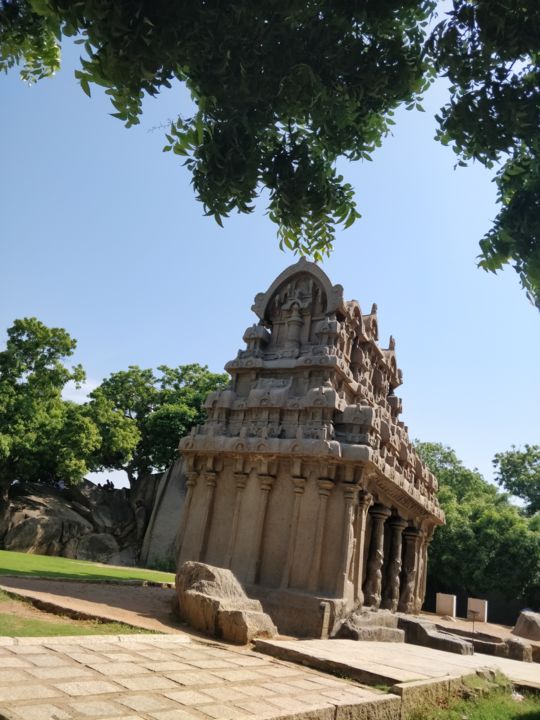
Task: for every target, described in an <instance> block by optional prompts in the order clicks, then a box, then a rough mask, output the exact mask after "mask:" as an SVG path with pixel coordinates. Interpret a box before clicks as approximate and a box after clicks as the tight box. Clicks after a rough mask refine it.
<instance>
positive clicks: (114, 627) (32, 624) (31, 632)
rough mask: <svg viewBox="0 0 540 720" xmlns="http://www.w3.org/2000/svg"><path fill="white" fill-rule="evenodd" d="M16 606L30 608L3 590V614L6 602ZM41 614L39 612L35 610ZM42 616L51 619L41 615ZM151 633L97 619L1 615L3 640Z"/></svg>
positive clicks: (0, 596)
mask: <svg viewBox="0 0 540 720" xmlns="http://www.w3.org/2000/svg"><path fill="white" fill-rule="evenodd" d="M7 602H9V603H15V604H16V605H17V606H20V607H21V608H23V607H25V606H28V605H30V603H26V601H24V600H14V599H13V598H12V597H10V596H9V595H8V594H7V593H5V592H3V591H2V590H0V611H1V610H2V604H3V603H7ZM36 612H39V611H36ZM42 615H43V617H50V616H49V615H48V613H42ZM148 632H151V631H149V630H143V629H141V628H135V627H131V625H124V624H123V623H116V622H103V623H102V622H98V621H97V620H71V619H70V618H64V617H62V616H58V617H57V618H56V620H40V619H39V618H26V617H19V616H18V615H17V613H16V612H15V613H5V612H0V637H57V636H59V635H133V634H138V633H148Z"/></svg>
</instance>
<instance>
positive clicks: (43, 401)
mask: <svg viewBox="0 0 540 720" xmlns="http://www.w3.org/2000/svg"><path fill="white" fill-rule="evenodd" d="M7 335H8V338H7V343H6V348H5V350H3V351H2V352H0V534H1V533H2V531H3V520H4V518H5V513H6V510H7V506H8V500H9V488H10V487H11V485H12V484H13V483H14V482H16V481H19V482H42V483H49V484H53V483H55V482H57V481H60V480H62V481H64V482H65V483H66V484H76V483H78V482H80V481H81V480H82V479H83V477H84V476H85V475H86V474H87V473H88V472H89V471H90V470H93V469H95V467H96V466H99V464H100V463H102V462H103V461H102V459H101V455H102V453H103V452H104V447H105V443H106V446H107V449H108V448H111V449H113V450H114V452H115V453H116V454H117V456H119V457H122V458H127V457H130V455H131V452H132V450H133V447H134V446H135V444H136V443H137V441H138V438H139V435H138V432H137V430H136V428H132V427H131V426H130V425H129V424H128V423H127V422H126V420H125V419H124V417H123V416H122V415H121V414H120V413H118V412H117V411H116V410H115V409H114V408H113V406H112V404H110V405H109V406H108V407H105V406H103V405H102V406H101V408H100V411H101V415H100V424H99V426H98V424H97V423H96V422H95V421H94V418H93V417H92V416H91V414H90V413H89V412H88V408H87V407H86V406H84V405H76V404H75V403H73V402H69V401H66V400H63V399H62V391H63V389H64V387H65V386H66V384H67V383H68V382H70V381H73V382H75V383H76V384H80V383H81V382H83V381H84V378H85V375H84V371H83V369H82V367H81V366H80V365H75V366H73V367H69V366H67V365H66V360H67V358H69V357H70V356H71V355H72V354H73V352H74V351H75V347H76V341H75V340H74V339H73V338H71V337H70V335H69V334H68V333H67V332H66V331H65V330H63V329H62V328H49V327H47V326H46V325H44V324H43V323H42V322H40V321H39V320H37V319H36V318H24V319H22V320H15V322H14V323H13V326H12V327H11V328H9V330H8V332H7ZM93 414H94V416H96V417H97V413H96V409H95V408H93ZM102 433H103V434H102Z"/></svg>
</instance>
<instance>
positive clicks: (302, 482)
mask: <svg viewBox="0 0 540 720" xmlns="http://www.w3.org/2000/svg"><path fill="white" fill-rule="evenodd" d="M292 483H293V485H294V492H295V494H297V495H302V493H303V492H304V490H305V489H306V478H305V477H299V476H298V477H293V478H292Z"/></svg>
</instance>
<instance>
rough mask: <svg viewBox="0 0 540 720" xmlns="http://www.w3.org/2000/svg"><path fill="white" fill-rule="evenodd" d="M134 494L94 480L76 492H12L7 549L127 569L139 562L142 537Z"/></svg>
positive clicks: (27, 488) (29, 488) (30, 487)
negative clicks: (119, 566)
mask: <svg viewBox="0 0 540 720" xmlns="http://www.w3.org/2000/svg"><path fill="white" fill-rule="evenodd" d="M131 500H132V499H131V498H130V497H129V491H126V490H117V489H114V488H110V487H99V486H97V485H94V484H93V483H91V482H89V481H85V482H84V483H83V484H82V485H81V486H79V487H75V488H65V489H60V488H54V487H51V486H48V485H40V484H35V483H32V484H30V483H28V484H26V485H16V486H14V487H13V488H12V492H11V503H10V507H9V512H8V518H7V532H6V534H5V536H4V540H3V546H4V548H5V549H6V550H16V551H19V552H29V553H35V554H39V555H60V556H63V557H69V558H76V559H80V560H95V561H97V562H106V563H113V564H119V565H120V564H121V565H134V564H135V563H136V561H137V556H138V550H139V543H140V541H141V539H142V538H141V532H140V531H138V528H137V518H136V512H135V511H134V509H133V506H132V502H131Z"/></svg>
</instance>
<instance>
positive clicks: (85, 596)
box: [0, 576, 187, 633]
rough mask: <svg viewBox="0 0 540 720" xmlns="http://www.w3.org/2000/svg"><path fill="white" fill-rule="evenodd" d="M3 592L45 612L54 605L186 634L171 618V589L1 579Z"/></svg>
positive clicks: (110, 619) (85, 613)
mask: <svg viewBox="0 0 540 720" xmlns="http://www.w3.org/2000/svg"><path fill="white" fill-rule="evenodd" d="M0 589H3V590H7V591H8V592H9V591H14V592H17V593H19V594H21V595H23V596H24V597H26V598H29V599H30V600H32V601H34V602H36V603H37V604H38V607H41V608H42V609H45V610H47V609H51V610H52V609H53V608H52V607H50V608H47V605H54V606H55V607H56V608H63V609H65V610H66V611H71V612H77V613H81V614H82V615H83V616H84V615H86V616H89V617H96V618H99V619H103V620H109V621H114V622H122V623H127V624H128V625H134V626H136V627H140V628H144V629H145V630H154V631H157V632H162V633H179V632H186V631H187V629H186V628H185V627H184V626H182V625H181V624H180V623H178V622H177V621H176V620H175V618H174V616H173V615H172V612H171V607H172V600H173V598H174V594H175V592H174V590H173V589H171V588H161V587H143V586H133V585H128V586H124V585H115V584H103V583H90V582H63V581H61V580H46V579H37V578H26V577H8V576H2V577H0ZM2 607H4V604H2Z"/></svg>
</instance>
